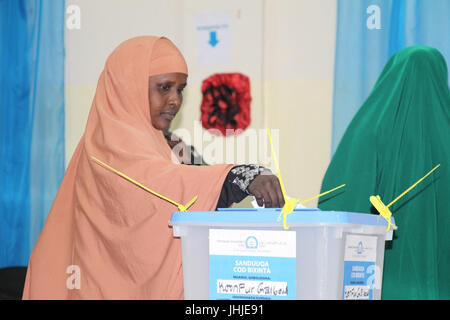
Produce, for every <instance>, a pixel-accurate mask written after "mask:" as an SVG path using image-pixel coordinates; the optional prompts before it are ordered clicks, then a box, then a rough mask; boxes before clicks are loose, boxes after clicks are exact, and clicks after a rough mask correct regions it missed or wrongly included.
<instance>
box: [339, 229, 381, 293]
mask: <svg viewBox="0 0 450 320" xmlns="http://www.w3.org/2000/svg"><path fill="white" fill-rule="evenodd" d="M376 258H377V237H374V236H363V235H356V234H348V235H347V237H346V240H345V255H344V286H343V292H342V299H344V300H372V299H373V284H374V277H375V275H376V272H375V271H376V270H375V262H376Z"/></svg>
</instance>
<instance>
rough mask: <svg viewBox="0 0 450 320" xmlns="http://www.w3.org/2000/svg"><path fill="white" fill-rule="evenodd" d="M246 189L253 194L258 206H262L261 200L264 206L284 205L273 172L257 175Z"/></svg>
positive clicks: (278, 206)
mask: <svg viewBox="0 0 450 320" xmlns="http://www.w3.org/2000/svg"><path fill="white" fill-rule="evenodd" d="M248 190H249V193H251V194H253V195H254V196H255V198H256V202H257V203H258V205H259V206H262V204H263V203H262V202H263V201H264V206H265V207H266V208H282V207H283V206H284V198H283V193H282V191H281V186H280V182H279V180H278V178H277V177H276V176H274V175H273V174H270V175H259V176H257V177H256V178H255V179H254V180H253V181H252V183H251V184H250V186H249V189H248Z"/></svg>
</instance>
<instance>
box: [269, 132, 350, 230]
mask: <svg viewBox="0 0 450 320" xmlns="http://www.w3.org/2000/svg"><path fill="white" fill-rule="evenodd" d="M267 135H268V136H269V141H270V148H271V150H272V155H273V162H275V167H276V169H277V176H278V180H279V181H280V187H281V192H282V193H283V198H284V206H283V208H282V209H281V213H280V215H279V216H278V219H277V221H280V220H281V216H282V215H283V228H284V229H285V230H288V229H289V226H288V225H287V223H286V217H287V215H288V214H291V213H292V212H293V211H294V209H295V207H296V206H297V203H298V202H299V201H300V199H297V198H289V199H287V196H286V190H285V189H284V183H283V179H282V178H281V170H280V165H279V164H278V159H277V155H276V153H275V148H274V147H273V143H272V136H271V135H270V130H269V128H267ZM344 186H345V184H343V185H340V186H339V187H336V188H333V189H331V190H328V191H325V192H323V193H321V194H318V195H317V196H314V197H311V198H309V199H306V200H304V201H302V202H300V203H301V204H303V203H306V202H308V201H311V200H314V199H316V198H319V197H321V196H323V195H326V194H328V193H330V192H333V191H334V190H337V189H339V188H342V187H344Z"/></svg>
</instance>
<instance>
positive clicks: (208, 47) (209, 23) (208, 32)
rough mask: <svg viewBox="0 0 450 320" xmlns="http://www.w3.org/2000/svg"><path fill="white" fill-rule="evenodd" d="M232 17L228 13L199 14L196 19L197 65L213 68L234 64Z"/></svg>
mask: <svg viewBox="0 0 450 320" xmlns="http://www.w3.org/2000/svg"><path fill="white" fill-rule="evenodd" d="M230 22H231V17H230V14H229V13H228V12H222V11H219V12H209V13H198V14H197V15H196V17H195V30H196V38H197V47H196V49H197V64H198V65H199V66H213V65H222V64H230V63H232V62H233V51H232V47H231V30H230Z"/></svg>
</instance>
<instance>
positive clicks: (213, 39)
mask: <svg viewBox="0 0 450 320" xmlns="http://www.w3.org/2000/svg"><path fill="white" fill-rule="evenodd" d="M218 43H219V40H217V33H216V31H211V32H210V33H209V44H210V45H211V46H213V47H215V46H216V45H217V44H218Z"/></svg>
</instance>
